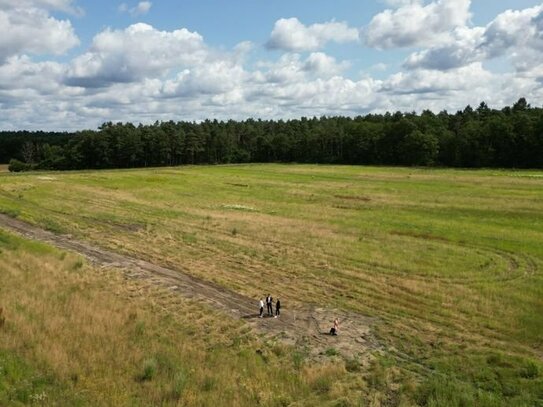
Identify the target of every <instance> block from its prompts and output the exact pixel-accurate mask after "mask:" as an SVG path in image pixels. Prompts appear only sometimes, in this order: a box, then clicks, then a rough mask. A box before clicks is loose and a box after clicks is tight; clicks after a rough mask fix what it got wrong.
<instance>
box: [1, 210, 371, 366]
mask: <svg viewBox="0 0 543 407" xmlns="http://www.w3.org/2000/svg"><path fill="white" fill-rule="evenodd" d="M0 226H1V227H3V228H5V229H7V230H10V231H12V232H16V233H18V234H19V235H22V236H24V237H26V238H30V239H33V240H39V241H42V242H46V243H49V244H52V245H53V246H55V247H58V248H60V249H65V250H70V251H74V252H76V253H79V254H81V255H83V256H84V257H85V258H87V259H88V260H89V261H90V262H91V263H93V264H94V265H96V266H99V267H113V268H119V269H122V270H123V272H124V273H125V274H126V275H127V276H128V277H129V278H136V279H142V280H146V281H148V282H149V284H153V285H160V286H166V287H168V288H169V289H170V290H171V291H172V292H174V293H177V294H179V295H182V296H184V297H187V298H193V299H196V300H199V301H203V302H205V303H207V304H209V305H210V306H212V307H213V308H215V309H217V310H220V312H224V313H225V314H228V315H229V316H230V317H232V318H240V319H244V320H245V321H246V322H247V323H248V324H249V325H251V326H252V327H253V328H255V329H256V330H258V331H261V332H263V333H265V334H267V335H269V336H273V337H276V338H278V339H280V340H282V341H284V342H286V343H290V344H293V345H303V346H307V347H309V349H310V350H311V353H312V354H313V356H315V357H317V356H319V355H322V354H324V352H325V350H326V349H328V348H330V347H333V348H335V349H337V350H338V352H340V353H341V354H343V355H344V356H347V357H353V356H358V357H361V358H362V359H364V358H366V360H368V359H369V358H370V357H371V352H372V351H375V350H378V349H379V348H380V345H379V344H378V342H377V340H376V339H375V337H374V336H373V335H372V333H371V326H372V325H373V324H374V323H375V318H370V317H366V316H363V315H360V314H357V313H353V312H349V311H345V310H335V309H324V308H315V307H306V308H300V307H298V308H294V309H289V308H286V309H285V308H283V309H282V313H281V316H280V317H279V318H269V317H267V318H262V319H260V318H258V309H257V308H258V307H257V302H258V299H257V298H248V297H246V296H243V295H241V294H238V293H236V292H234V291H232V290H229V289H227V288H224V287H222V286H220V285H218V284H215V283H213V282H210V281H206V280H203V279H200V278H197V277H194V276H191V275H188V274H186V273H183V272H182V271H181V270H178V269H176V270H174V269H172V268H166V267H162V266H159V265H156V264H152V263H150V262H147V261H144V260H140V259H137V258H134V257H129V256H126V255H121V254H118V253H115V252H112V251H110V250H105V249H102V248H100V247H97V246H94V245H92V244H90V243H88V242H83V241H79V240H76V239H74V238H73V237H72V236H71V235H57V234H54V233H52V232H49V231H46V230H43V229H40V228H38V227H36V226H33V225H30V224H28V223H26V222H23V221H21V220H18V219H14V218H11V217H9V216H6V215H3V214H0ZM335 318H340V320H341V321H342V323H341V335H338V336H330V335H327V332H328V329H329V328H330V327H329V326H328V325H331V321H333V320H334V319H335Z"/></svg>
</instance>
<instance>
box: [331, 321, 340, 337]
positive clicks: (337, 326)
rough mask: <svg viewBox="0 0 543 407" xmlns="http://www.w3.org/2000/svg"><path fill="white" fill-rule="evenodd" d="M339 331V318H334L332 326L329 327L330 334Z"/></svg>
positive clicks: (335, 333)
mask: <svg viewBox="0 0 543 407" xmlns="http://www.w3.org/2000/svg"><path fill="white" fill-rule="evenodd" d="M338 332H339V319H337V318H336V319H334V326H333V327H332V328H330V335H334V336H335V335H337V334H338Z"/></svg>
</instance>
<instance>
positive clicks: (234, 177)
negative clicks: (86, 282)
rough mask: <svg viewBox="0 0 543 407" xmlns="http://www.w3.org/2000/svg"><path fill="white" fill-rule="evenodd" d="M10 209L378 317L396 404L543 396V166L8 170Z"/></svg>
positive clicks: (209, 275)
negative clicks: (515, 168) (531, 168)
mask: <svg viewBox="0 0 543 407" xmlns="http://www.w3.org/2000/svg"><path fill="white" fill-rule="evenodd" d="M0 210H2V211H3V212H5V213H8V214H10V215H12V216H17V217H19V218H21V219H24V220H27V221H30V222H33V223H36V224H38V225H41V226H43V227H45V228H48V229H50V230H53V231H56V232H66V233H72V234H73V235H75V236H77V237H79V238H81V239H88V240H91V241H93V242H99V244H100V245H103V246H105V247H109V248H112V249H115V250H119V251H122V252H125V253H129V254H134V255H137V256H139V257H143V258H145V259H149V260H151V261H153V262H156V263H159V264H165V265H169V266H172V267H176V266H181V267H182V268H183V270H186V271H187V272H189V273H192V274H194V275H198V276H201V277H203V278H206V279H208V280H212V281H215V282H217V283H219V284H222V285H224V286H227V287H230V288H232V289H234V290H237V291H239V292H242V293H244V294H246V295H250V296H254V297H258V296H260V295H261V294H262V293H263V292H264V291H268V290H269V288H270V287H274V289H275V291H276V292H277V294H278V295H280V296H281V297H282V299H283V301H284V303H285V304H289V305H293V304H294V305H295V304H299V303H300V302H317V303H319V304H325V305H327V306H330V307H341V308H348V309H352V310H355V311H358V312H361V313H364V314H368V315H373V316H376V317H378V318H379V321H380V322H379V323H378V326H377V328H376V329H377V333H378V335H379V337H380V338H381V340H382V342H383V344H384V345H385V346H386V349H387V355H388V357H386V358H384V359H383V360H382V361H381V364H380V368H379V369H381V370H380V372H381V373H380V375H375V374H374V375H373V376H372V377H374V379H372V383H371V386H373V387H375V388H380V390H381V391H382V393H383V394H384V395H385V396H384V397H386V398H387V399H388V401H389V402H390V403H394V402H398V403H399V402H401V401H402V400H403V401H405V400H410V402H417V403H420V404H427V405H431V404H432V403H433V402H436V403H438V404H437V405H462V403H464V405H470V404H477V405H489V406H490V405H500V404H502V405H526V406H529V405H534V404H535V403H538V402H539V403H541V400H542V399H543V379H542V376H543V373H542V371H541V369H542V367H541V359H542V354H543V343H542V338H543V275H542V273H541V267H542V264H543V246H542V245H541V242H542V241H543V217H542V216H541V215H540V214H541V213H543V174H542V173H541V172H526V171H524V172H505V171H454V170H419V169H401V168H398V169H386V168H360V167H330V166H281V165H253V166H231V167H228V166H226V167H188V168H180V169H159V170H132V171H104V172H76V173H65V174H60V173H48V174H24V175H17V176H13V175H7V174H6V175H2V176H1V178H0ZM374 373H375V372H374ZM342 380H343V379H342ZM340 381H341V380H340ZM340 381H338V383H339V382H340ZM420 383H421V384H420ZM419 384H420V385H419ZM447 403H448V404H447Z"/></svg>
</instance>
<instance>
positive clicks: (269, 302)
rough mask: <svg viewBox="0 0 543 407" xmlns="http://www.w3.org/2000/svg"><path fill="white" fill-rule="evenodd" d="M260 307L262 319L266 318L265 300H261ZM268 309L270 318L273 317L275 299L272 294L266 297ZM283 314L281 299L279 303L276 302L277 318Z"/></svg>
mask: <svg viewBox="0 0 543 407" xmlns="http://www.w3.org/2000/svg"><path fill="white" fill-rule="evenodd" d="M258 305H259V306H260V318H263V317H264V300H262V299H261V300H260V302H259V304H258ZM266 308H267V310H268V316H269V317H273V316H274V315H273V298H272V296H271V294H268V296H267V297H266ZM280 314H281V301H280V300H279V298H278V299H277V301H275V318H277V317H278V316H279V315H280Z"/></svg>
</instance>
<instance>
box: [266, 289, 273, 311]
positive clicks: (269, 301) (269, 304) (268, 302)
mask: <svg viewBox="0 0 543 407" xmlns="http://www.w3.org/2000/svg"><path fill="white" fill-rule="evenodd" d="M272 304H273V298H272V296H271V294H268V296H267V297H266V306H267V308H268V316H269V317H271V316H273V306H272Z"/></svg>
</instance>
